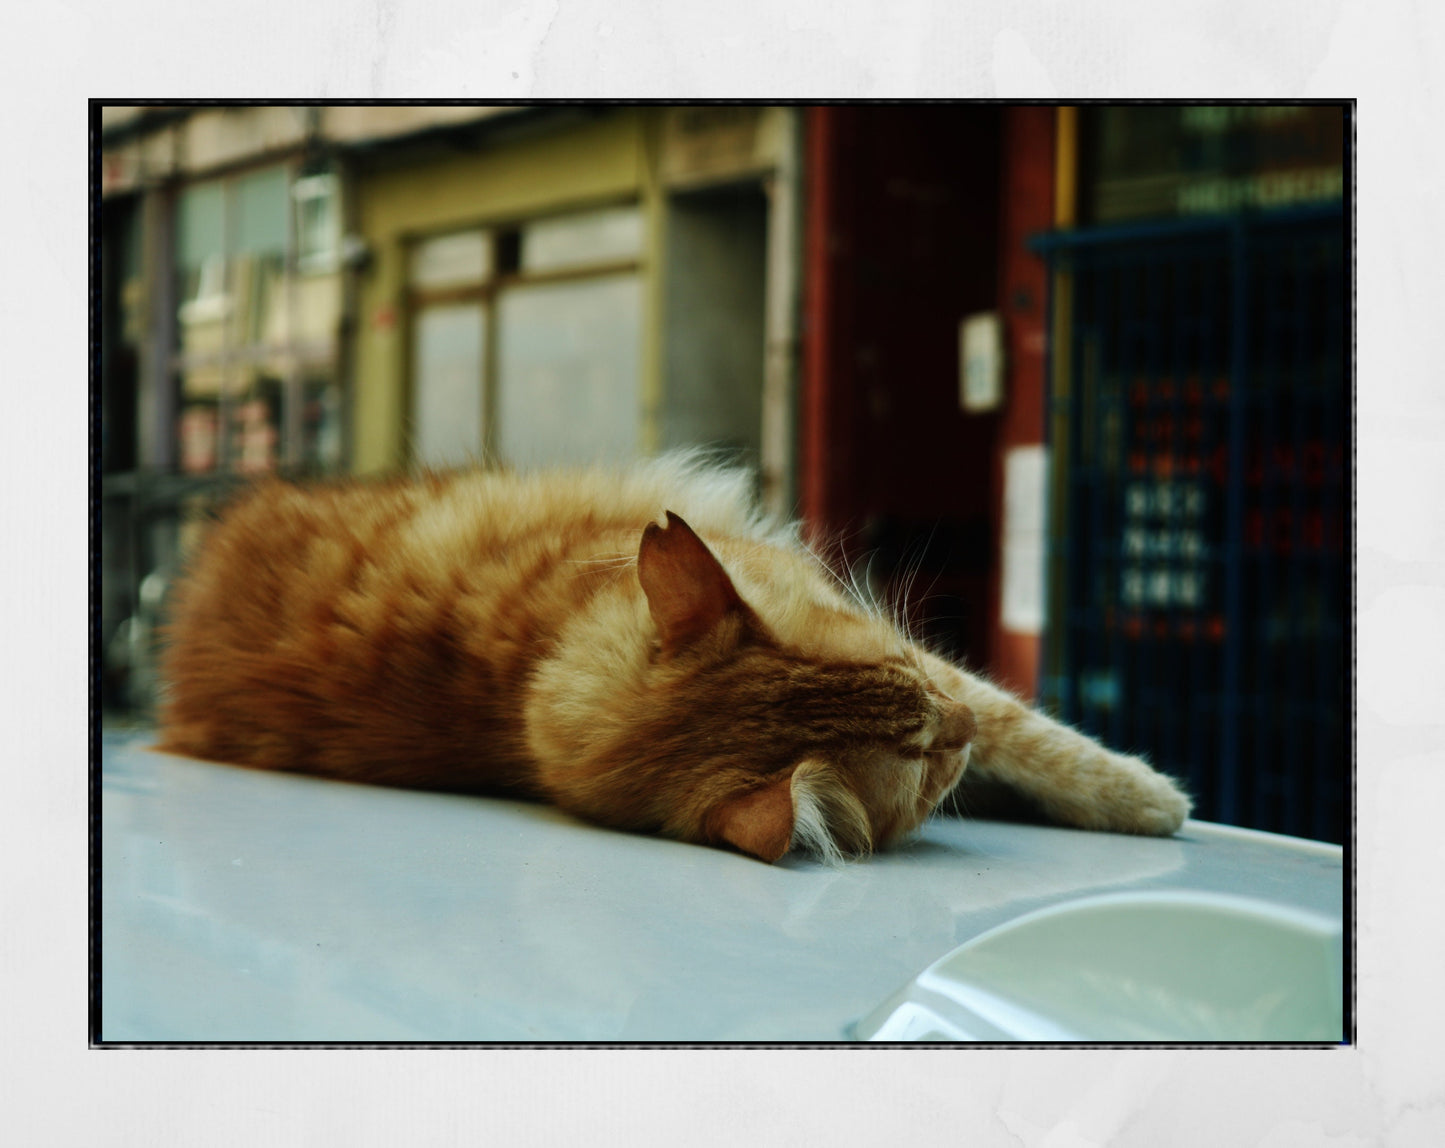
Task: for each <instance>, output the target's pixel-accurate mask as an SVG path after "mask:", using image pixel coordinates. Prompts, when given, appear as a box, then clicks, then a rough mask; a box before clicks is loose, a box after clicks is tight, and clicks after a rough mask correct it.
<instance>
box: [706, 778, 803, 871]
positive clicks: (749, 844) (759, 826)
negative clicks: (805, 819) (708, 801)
mask: <svg viewBox="0 0 1445 1148" xmlns="http://www.w3.org/2000/svg"><path fill="white" fill-rule="evenodd" d="M709 822H710V827H711V829H712V832H713V836H714V837H715V838H716V839H717V840H719V841H723V842H726V843H727V844H728V845H731V846H732V847H733V848H734V849H738V850H741V851H742V852H744V853H747V854H748V855H749V856H752V857H757V858H759V859H760V860H763V861H767V862H769V863H770V864H771V863H772V862H774V861H776V860H777V859H778V858H779V857H781V856H782V855H783V854H784V853H786V852H787V851H788V845H789V844H790V843H791V842H792V840H793V787H792V776H791V772H790V773H789V775H788V776H785V777H782V778H779V779H777V780H776V781H770V782H769V783H768V784H767V785H765V786H763V788H762V789H753V790H749V791H748V792H746V793H741V794H737V795H735V796H733V797H728V798H725V799H724V800H723V801H722V802H721V803H719V804H718V805H717V806H716V807H715V808H714V809H713V811H712V814H711V817H710V818H709Z"/></svg>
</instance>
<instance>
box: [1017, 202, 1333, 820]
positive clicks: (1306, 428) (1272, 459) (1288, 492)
mask: <svg viewBox="0 0 1445 1148" xmlns="http://www.w3.org/2000/svg"><path fill="white" fill-rule="evenodd" d="M1345 234H1346V232H1345V226H1344V220H1343V216H1342V214H1341V211H1340V208H1339V206H1338V205H1333V206H1331V207H1329V208H1324V209H1294V210H1291V211H1289V212H1278V213H1270V214H1265V213H1261V214H1257V215H1238V216H1225V217H1215V218H1211V219H1204V220H1199V219H1196V220H1180V221H1168V222H1159V223H1150V224H1137V225H1131V226H1120V227H1108V228H1095V229H1088V230H1081V231H1074V232H1061V233H1056V234H1052V235H1049V236H1046V237H1042V238H1041V239H1040V240H1039V241H1038V243H1037V246H1038V247H1039V248H1040V249H1041V250H1043V251H1045V252H1046V253H1047V254H1048V255H1049V257H1050V259H1051V261H1052V263H1053V266H1054V269H1055V270H1056V271H1058V272H1060V275H1059V276H1058V277H1057V279H1056V284H1057V286H1056V290H1055V297H1054V300H1053V306H1054V307H1055V309H1056V317H1057V319H1058V320H1059V323H1060V327H1059V329H1060V330H1062V331H1064V332H1065V336H1064V338H1063V341H1062V342H1061V343H1060V345H1057V346H1055V347H1054V348H1052V353H1053V354H1054V355H1061V356H1066V357H1067V358H1066V359H1065V360H1064V361H1062V362H1055V363H1053V364H1051V377H1052V378H1053V380H1054V388H1053V393H1052V395H1051V400H1050V427H1051V440H1052V441H1051V448H1052V452H1053V460H1054V467H1055V475H1054V483H1053V487H1052V493H1053V500H1054V506H1055V513H1054V516H1053V526H1052V528H1051V550H1050V605H1051V614H1050V618H1051V625H1050V628H1049V635H1048V639H1047V647H1046V655H1045V666H1046V673H1045V678H1044V681H1043V683H1042V685H1043V689H1042V694H1043V701H1044V703H1045V704H1046V705H1047V706H1049V707H1050V708H1052V709H1054V710H1056V711H1057V712H1059V714H1060V716H1062V717H1063V718H1064V719H1065V720H1068V721H1071V722H1073V723H1075V724H1077V725H1079V726H1080V727H1081V728H1083V729H1085V730H1087V731H1089V732H1090V733H1093V734H1095V735H1097V736H1099V737H1100V738H1102V739H1103V740H1104V741H1106V742H1107V743H1108V744H1110V745H1112V746H1114V747H1116V748H1119V749H1123V750H1132V751H1135V752H1143V753H1145V754H1147V755H1148V756H1149V757H1150V759H1151V760H1153V761H1154V762H1156V763H1157V764H1158V765H1160V766H1161V767H1162V768H1164V769H1166V770H1168V771H1171V772H1173V773H1176V774H1178V775H1180V776H1182V777H1186V778H1187V779H1188V783H1189V786H1190V788H1191V790H1192V792H1193V793H1194V794H1195V796H1196V815H1197V816H1200V817H1204V818H1208V819H1211V820H1218V821H1223V822H1227V823H1230V824H1237V825H1245V826H1252V827H1255V828H1260V829H1268V830H1274V831H1277V832H1284V833H1293V834H1298V835H1301V836H1307V837H1315V838H1321V839H1326V840H1332V841H1342V840H1343V837H1344V831H1345V814H1346V793H1347V783H1346V776H1345V761H1346V756H1347V743H1348V728H1349V727H1348V714H1349V688H1348V664H1347V661H1346V656H1347V649H1346V643H1345V627H1346V624H1347V623H1346V605H1345V593H1346V583H1347V575H1346V571H1347V569H1348V568H1347V566H1346V562H1345V554H1346V521H1347V514H1346V490H1345V485H1344V473H1345V450H1346V437H1345V425H1346V424H1345V419H1346V412H1347V404H1348V395H1349V387H1348V380H1347V376H1346V364H1347V362H1348V354H1347V345H1346V342H1345V330H1346V325H1345V297H1346V286H1347V277H1346V268H1345Z"/></svg>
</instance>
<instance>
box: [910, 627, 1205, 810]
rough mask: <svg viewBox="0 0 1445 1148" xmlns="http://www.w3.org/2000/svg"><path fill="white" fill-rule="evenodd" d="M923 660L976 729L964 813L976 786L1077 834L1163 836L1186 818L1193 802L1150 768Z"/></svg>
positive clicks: (993, 690) (936, 662) (950, 669)
mask: <svg viewBox="0 0 1445 1148" xmlns="http://www.w3.org/2000/svg"><path fill="white" fill-rule="evenodd" d="M923 658H924V665H925V668H926V669H927V671H928V674H929V676H930V677H931V678H932V679H933V680H934V682H935V684H936V685H937V686H938V687H939V688H940V689H942V690H943V691H944V692H945V693H947V694H949V695H950V696H951V697H953V698H955V699H956V700H958V701H961V702H964V703H965V704H966V705H968V707H969V708H970V709H972V710H973V712H974V716H975V718H976V719H977V722H978V732H977V734H976V735H975V737H974V741H973V748H972V750H971V751H970V755H969V765H968V770H967V772H966V773H965V775H964V782H963V786H962V788H963V790H964V794H965V799H964V803H963V804H964V809H965V811H967V808H968V801H967V792H968V790H969V788H970V786H977V787H978V789H979V790H980V792H987V791H990V790H993V791H997V790H1003V791H1006V792H1008V793H1010V794H1012V795H1014V796H1016V797H1017V798H1018V799H1020V801H1019V806H1020V807H1022V808H1029V809H1032V810H1034V811H1037V812H1038V813H1039V814H1041V815H1042V816H1043V817H1044V818H1046V819H1047V820H1049V821H1052V822H1056V823H1058V824H1060V825H1071V826H1076V827H1078V828H1080V829H1102V830H1108V831H1112V832H1115V833H1142V834H1151V835H1157V836H1165V835H1168V834H1170V833H1173V832H1175V831H1176V830H1177V829H1178V828H1179V827H1180V825H1182V824H1183V823H1184V819H1185V818H1186V817H1188V816H1189V810H1190V800H1189V798H1188V797H1187V796H1186V795H1185V794H1184V793H1183V792H1182V791H1181V790H1180V788H1179V786H1178V785H1177V784H1176V783H1175V782H1174V780H1173V779H1172V778H1170V777H1167V776H1165V775H1164V774H1162V773H1160V772H1159V771H1158V770H1156V769H1154V768H1153V767H1152V766H1150V765H1149V763H1148V762H1146V761H1144V760H1142V759H1141V758H1138V757H1129V756H1126V755H1124V754H1119V753H1112V752H1110V751H1109V750H1107V749H1105V748H1104V747H1103V746H1101V745H1099V743H1098V742H1096V741H1094V740H1092V739H1091V738H1088V737H1085V736H1084V735H1083V734H1081V733H1079V732H1078V731H1077V730H1072V729H1069V728H1068V727H1067V726H1064V725H1060V724H1059V723H1058V722H1056V721H1053V720H1052V719H1050V718H1048V717H1045V716H1044V715H1043V714H1041V713H1039V712H1038V711H1037V710H1033V709H1030V708H1029V707H1028V706H1026V705H1025V704H1024V703H1023V702H1021V701H1019V700H1018V699H1017V698H1015V697H1013V696H1012V695H1010V694H1008V693H1005V692H1004V691H1003V690H1000V689H998V688H997V687H996V686H993V685H990V684H989V683H988V682H986V681H984V680H982V679H981V678H976V677H974V676H973V675H971V674H967V673H964V672H963V671H961V670H958V669H956V668H955V667H953V666H950V665H949V664H948V663H947V662H944V661H942V660H941V659H939V658H936V657H934V656H933V655H931V654H927V653H925V654H924V655H923Z"/></svg>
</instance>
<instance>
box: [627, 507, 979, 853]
mask: <svg viewBox="0 0 1445 1148" xmlns="http://www.w3.org/2000/svg"><path fill="white" fill-rule="evenodd" d="M668 517H669V525H668V527H667V528H666V529H664V528H661V527H658V526H653V527H649V528H648V531H647V532H646V534H645V535H644V538H643V542H642V546H641V549H640V551H639V557H638V575H639V579H640V581H641V583H642V587H643V590H644V592H645V593H646V595H647V598H648V604H649V608H650V610H651V612H652V616H653V620H654V622H655V624H656V626H657V631H658V643H657V648H656V649H655V651H654V659H655V662H656V665H655V668H654V674H655V678H656V680H657V688H656V690H655V691H654V692H653V695H652V697H653V701H654V705H653V706H652V707H650V712H649V714H648V715H647V718H646V721H647V725H648V728H647V730H646V731H645V732H644V733H643V734H642V736H640V737H639V738H638V741H637V743H636V744H640V745H646V746H648V747H649V750H648V752H647V753H646V757H647V758H648V759H649V761H650V762H651V763H652V765H653V768H651V769H649V770H647V771H646V772H647V774H648V776H649V780H648V784H650V785H652V786H654V787H655V789H654V793H655V794H656V797H657V802H658V804H657V808H658V809H660V810H662V811H664V812H663V820H664V825H663V829H664V832H668V833H670V834H671V835H673V836H678V837H682V838H684V839H686V840H693V841H700V842H705V843H711V844H727V845H731V846H733V847H735V848H738V849H740V850H742V851H743V852H746V853H750V854H752V855H754V856H757V857H761V858H763V859H764V860H768V861H773V860H776V859H777V858H778V857H780V856H782V854H783V853H784V852H786V851H787V849H788V848H789V846H790V845H800V846H805V847H809V848H811V849H813V850H814V851H816V852H818V853H821V854H823V855H824V856H826V857H830V858H836V857H839V856H851V855H860V854H864V853H867V852H869V851H871V850H874V849H879V848H883V847H886V846H888V845H890V844H892V843H894V842H896V841H897V840H899V839H900V838H902V837H904V836H905V835H907V834H908V833H909V832H911V831H912V830H914V829H916V828H917V827H918V826H919V825H920V824H921V823H922V822H923V820H924V819H925V818H926V817H927V816H928V815H929V814H930V813H931V812H932V811H933V809H934V807H935V806H936V805H937V804H938V802H939V801H940V800H941V799H942V797H943V796H944V795H945V794H947V793H948V792H949V790H950V789H952V788H953V786H954V785H955V784H957V782H958V780H959V778H960V777H961V776H962V774H963V770H964V767H965V765H966V763H967V756H968V746H969V743H970V742H971V740H972V738H973V734H974V720H973V714H972V713H971V711H970V710H969V709H968V707H967V706H965V705H964V704H962V703H961V702H959V701H957V700H955V699H953V698H950V697H949V696H947V695H946V694H945V693H944V692H943V690H942V689H941V688H940V687H939V686H938V685H937V684H936V683H935V682H933V681H932V680H931V679H930V678H929V677H928V675H927V674H926V672H925V671H924V669H923V668H922V667H921V666H920V665H919V664H918V662H917V660H916V659H915V658H914V657H913V656H912V655H911V653H910V647H909V646H908V644H907V643H906V642H905V641H904V640H903V638H902V637H901V635H899V634H898V632H897V631H896V629H895V628H894V627H892V626H891V625H889V624H888V623H887V622H885V621H883V620H881V619H876V618H870V617H867V616H866V615H864V614H862V613H861V612H851V611H846V610H838V609H836V608H832V607H828V606H825V605H822V604H819V605H817V606H816V607H813V608H812V609H811V612H809V611H805V612H804V616H803V617H801V618H800V617H798V616H797V611H796V610H795V611H794V616H792V617H790V619H789V625H788V627H787V630H786V632H785V633H783V632H780V631H779V628H778V627H777V626H775V625H770V624H769V621H768V619H767V618H766V617H765V616H764V615H763V614H762V613H760V612H758V611H755V610H754V609H753V608H752V607H751V606H750V605H749V604H747V603H746V602H744V601H743V599H742V597H741V596H740V595H739V594H738V592H737V590H736V589H735V588H734V586H733V583H732V581H731V579H730V578H729V577H728V575H727V573H726V571H724V570H723V568H722V566H721V564H720V563H719V562H718V561H717V559H716V558H715V557H714V556H713V555H712V553H711V552H710V551H709V550H708V549H707V547H706V546H705V545H704V544H703V543H702V541H701V540H700V539H698V537H697V536H696V534H694V533H693V532H692V530H691V529H690V528H689V527H688V526H687V524H686V523H685V522H683V521H682V520H681V519H680V518H677V517H676V516H675V515H671V514H669V516H668Z"/></svg>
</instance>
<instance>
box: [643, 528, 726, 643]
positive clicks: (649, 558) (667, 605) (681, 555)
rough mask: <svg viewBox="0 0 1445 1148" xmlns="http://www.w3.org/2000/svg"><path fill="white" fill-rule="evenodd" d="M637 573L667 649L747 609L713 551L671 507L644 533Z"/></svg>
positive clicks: (695, 638)
mask: <svg viewBox="0 0 1445 1148" xmlns="http://www.w3.org/2000/svg"><path fill="white" fill-rule="evenodd" d="M637 577H638V580H639V581H640V582H641V583H642V592H643V593H644V594H646V595H647V605H648V607H649V609H651V611H652V620H653V621H654V622H655V623H656V624H657V632H658V635H659V636H660V637H661V639H662V648H663V650H665V651H666V652H668V653H672V652H674V651H676V650H678V649H681V648H684V647H686V646H688V645H689V644H691V643H692V642H695V641H697V640H698V639H699V638H702V637H703V636H704V635H706V634H708V633H710V632H711V631H712V630H713V628H714V627H715V626H717V624H718V623H719V622H721V621H722V620H723V619H724V618H726V617H727V616H728V615H729V614H731V613H734V612H739V611H743V610H746V609H747V607H746V606H745V605H744V604H743V600H742V599H741V598H740V597H738V592H737V590H736V589H734V588H733V584H732V579H730V578H729V577H728V576H727V571H726V570H724V569H723V568H722V564H721V563H720V562H718V560H717V559H716V558H715V557H713V553H712V551H711V550H709V549H708V548H707V545H706V544H705V543H704V542H703V540H702V539H701V538H699V537H698V536H697V535H696V534H694V533H693V530H692V527H691V526H689V525H688V524H687V523H686V522H684V521H683V520H682V519H681V518H679V517H678V516H677V515H676V514H674V513H673V512H672V511H670V510H669V511H668V512H667V525H666V526H659V525H658V524H657V523H655V522H651V523H648V526H647V529H646V530H644V531H643V532H642V546H641V548H640V549H639V550H638V552H637Z"/></svg>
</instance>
